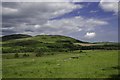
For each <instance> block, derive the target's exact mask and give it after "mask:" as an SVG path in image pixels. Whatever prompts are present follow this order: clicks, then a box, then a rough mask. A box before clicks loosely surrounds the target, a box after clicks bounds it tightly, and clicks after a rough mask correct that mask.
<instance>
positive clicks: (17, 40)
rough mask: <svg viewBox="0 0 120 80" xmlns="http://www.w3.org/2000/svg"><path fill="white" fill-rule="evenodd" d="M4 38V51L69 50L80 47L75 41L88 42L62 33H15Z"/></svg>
mask: <svg viewBox="0 0 120 80" xmlns="http://www.w3.org/2000/svg"><path fill="white" fill-rule="evenodd" d="M2 39H3V43H2V46H3V47H2V49H3V53H14V52H34V51H35V50H36V49H39V50H42V51H45V52H49V51H67V50H74V49H76V48H78V45H74V43H86V42H83V41H79V40H76V39H74V38H71V37H67V36H61V35H37V36H29V35H23V34H15V35H8V36H3V37H2ZM79 46H80V45H79Z"/></svg>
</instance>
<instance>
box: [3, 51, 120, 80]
mask: <svg viewBox="0 0 120 80" xmlns="http://www.w3.org/2000/svg"><path fill="white" fill-rule="evenodd" d="M84 52H85V53H79V51H74V52H53V53H54V55H43V56H42V57H35V54H34V53H28V54H29V55H30V56H29V57H26V58H23V57H22V55H23V54H22V53H19V55H20V58H14V54H3V61H2V62H3V65H2V66H3V73H2V75H3V76H2V77H3V78H109V77H111V75H118V69H116V67H117V66H118V51H117V50H116V51H115V50H108V51H107V50H106V51H105V50H94V51H92V50H87V51H84ZM51 53H52V52H51ZM73 56H78V57H79V58H78V59H73V58H71V57H73Z"/></svg>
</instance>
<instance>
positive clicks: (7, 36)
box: [1, 34, 31, 41]
mask: <svg viewBox="0 0 120 80" xmlns="http://www.w3.org/2000/svg"><path fill="white" fill-rule="evenodd" d="M27 37H31V36H30V35H26V34H12V35H6V36H3V37H1V38H2V41H8V40H14V39H20V38H27Z"/></svg>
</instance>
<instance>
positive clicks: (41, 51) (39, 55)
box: [35, 49, 44, 57]
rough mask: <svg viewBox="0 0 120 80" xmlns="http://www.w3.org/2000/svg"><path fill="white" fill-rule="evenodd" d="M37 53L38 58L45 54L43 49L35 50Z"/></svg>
mask: <svg viewBox="0 0 120 80" xmlns="http://www.w3.org/2000/svg"><path fill="white" fill-rule="evenodd" d="M35 53H36V56H37V57H41V56H42V55H43V54H44V52H43V50H42V49H36V50H35Z"/></svg>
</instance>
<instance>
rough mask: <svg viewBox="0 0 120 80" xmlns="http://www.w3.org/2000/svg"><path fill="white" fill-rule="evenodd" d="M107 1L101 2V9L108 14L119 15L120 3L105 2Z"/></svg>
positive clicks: (102, 0)
mask: <svg viewBox="0 0 120 80" xmlns="http://www.w3.org/2000/svg"><path fill="white" fill-rule="evenodd" d="M104 1H105V0H101V1H100V4H99V5H100V7H101V8H102V9H103V10H104V11H107V12H114V13H115V14H118V2H104Z"/></svg>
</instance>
